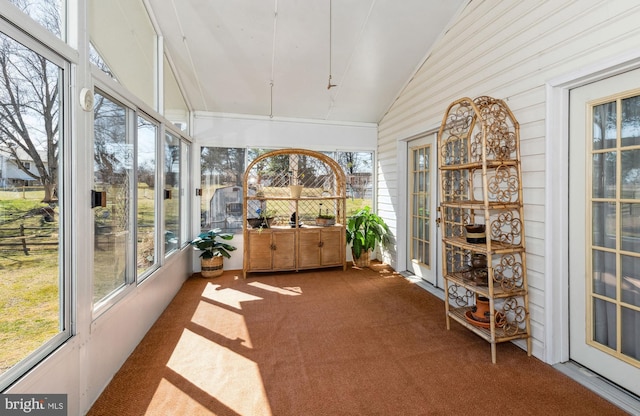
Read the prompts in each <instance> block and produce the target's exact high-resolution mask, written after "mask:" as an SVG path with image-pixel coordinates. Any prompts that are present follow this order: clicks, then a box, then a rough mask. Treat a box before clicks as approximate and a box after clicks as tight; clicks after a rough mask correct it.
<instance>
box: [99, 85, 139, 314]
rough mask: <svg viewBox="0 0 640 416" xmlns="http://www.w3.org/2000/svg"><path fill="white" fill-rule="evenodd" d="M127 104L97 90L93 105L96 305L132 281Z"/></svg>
mask: <svg viewBox="0 0 640 416" xmlns="http://www.w3.org/2000/svg"><path fill="white" fill-rule="evenodd" d="M128 119H129V115H128V110H127V108H126V107H125V106H124V105H122V104H120V103H118V102H116V101H115V100H113V99H111V98H109V97H108V96H106V95H105V94H103V93H101V92H99V91H96V93H95V105H94V169H93V174H94V188H93V189H94V190H95V191H96V192H102V195H103V198H104V199H102V204H101V205H99V206H97V207H95V208H94V227H95V233H94V262H93V273H94V280H93V301H94V304H96V305H97V306H98V307H99V306H100V305H101V304H102V303H103V302H105V301H106V300H107V299H108V298H109V297H110V295H112V294H114V293H115V292H116V291H118V290H119V289H121V288H122V287H124V285H125V284H126V283H127V281H128V279H129V274H130V273H129V268H128V263H129V256H130V253H132V252H133V250H132V247H131V243H130V241H131V233H132V229H131V212H132V204H131V203H132V186H131V184H132V180H133V162H134V160H133V159H134V158H133V143H132V140H131V137H132V136H133V135H132V134H131V133H130V130H129V126H128Z"/></svg>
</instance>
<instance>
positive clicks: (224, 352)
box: [167, 330, 271, 415]
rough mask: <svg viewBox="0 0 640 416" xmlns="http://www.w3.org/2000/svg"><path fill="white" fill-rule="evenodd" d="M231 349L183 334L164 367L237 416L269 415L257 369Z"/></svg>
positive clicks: (200, 337)
mask: <svg viewBox="0 0 640 416" xmlns="http://www.w3.org/2000/svg"><path fill="white" fill-rule="evenodd" d="M234 349H236V348H235V347H233V348H230V347H227V346H222V345H220V344H217V343H216V342H213V341H211V340H209V339H207V338H205V337H203V336H200V335H198V334H196V333H194V332H192V331H189V330H184V332H183V333H182V336H181V337H180V340H179V341H178V343H177V345H176V347H175V349H174V351H173V354H172V355H171V358H170V359H169V362H168V363H167V367H169V368H170V369H171V370H173V371H174V372H175V373H177V374H178V375H179V376H180V377H182V378H184V379H185V380H187V381H189V382H190V383H191V384H192V385H193V386H195V387H197V389H199V390H200V391H202V392H205V393H206V394H208V395H209V396H211V397H212V398H214V399H215V400H216V401H217V402H219V403H221V404H222V405H224V406H225V407H227V408H229V409H231V410H232V411H234V412H236V413H237V414H239V415H270V414H271V409H270V407H269V400H268V398H267V395H266V392H265V389H264V386H263V384H262V377H261V375H260V369H259V368H258V365H257V364H256V363H255V362H253V361H252V360H250V359H248V358H246V357H244V356H243V355H242V349H243V347H240V346H238V348H237V349H236V351H234Z"/></svg>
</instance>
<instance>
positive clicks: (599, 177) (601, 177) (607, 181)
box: [592, 152, 616, 198]
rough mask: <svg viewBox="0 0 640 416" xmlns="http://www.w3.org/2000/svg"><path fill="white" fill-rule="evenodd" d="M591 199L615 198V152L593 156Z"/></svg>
mask: <svg viewBox="0 0 640 416" xmlns="http://www.w3.org/2000/svg"><path fill="white" fill-rule="evenodd" d="M592 168H593V197H594V198H615V197H616V152H607V153H597V154H594V155H593V165H592Z"/></svg>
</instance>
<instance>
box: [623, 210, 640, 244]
mask: <svg viewBox="0 0 640 416" xmlns="http://www.w3.org/2000/svg"><path fill="white" fill-rule="evenodd" d="M620 210H621V213H620V214H621V215H620V217H621V222H622V233H621V235H620V240H622V242H621V247H622V249H623V250H625V251H632V252H634V253H640V204H620Z"/></svg>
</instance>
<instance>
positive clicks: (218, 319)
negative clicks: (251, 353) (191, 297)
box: [191, 301, 253, 348]
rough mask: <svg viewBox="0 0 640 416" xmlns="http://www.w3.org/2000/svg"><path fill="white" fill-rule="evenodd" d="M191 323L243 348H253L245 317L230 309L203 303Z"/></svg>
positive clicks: (199, 304)
mask: <svg viewBox="0 0 640 416" xmlns="http://www.w3.org/2000/svg"><path fill="white" fill-rule="evenodd" d="M191 322H193V323H195V324H198V325H200V326H201V327H203V328H206V329H208V330H209V331H211V332H212V333H213V334H215V335H219V336H222V337H224V338H227V339H229V340H232V341H235V342H237V343H238V344H239V345H242V346H243V347H246V348H253V346H252V345H251V340H250V338H249V332H248V331H247V326H246V325H245V322H244V317H243V316H242V315H241V314H239V313H238V312H235V311H233V310H230V309H229V308H225V307H223V306H218V305H214V304H212V303H209V302H206V301H201V302H200V303H198V307H197V308H196V310H195V312H194V313H193V316H192V318H191Z"/></svg>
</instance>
